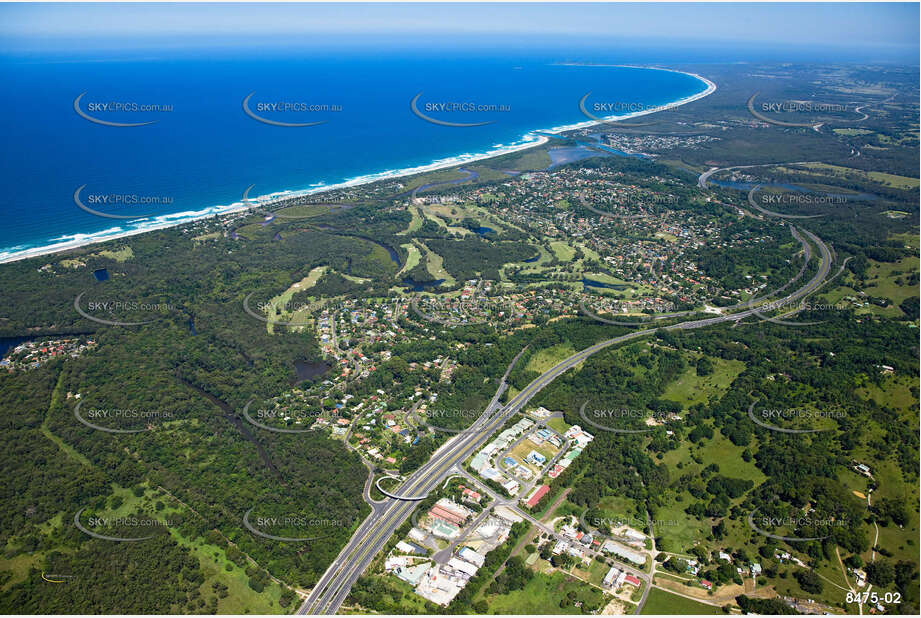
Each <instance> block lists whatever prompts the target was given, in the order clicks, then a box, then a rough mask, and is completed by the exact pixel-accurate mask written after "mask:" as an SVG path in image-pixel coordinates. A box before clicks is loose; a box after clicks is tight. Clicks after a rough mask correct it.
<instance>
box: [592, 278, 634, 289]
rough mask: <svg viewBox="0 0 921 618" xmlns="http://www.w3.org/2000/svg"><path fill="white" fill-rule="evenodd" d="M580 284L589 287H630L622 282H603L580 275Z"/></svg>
mask: <svg viewBox="0 0 921 618" xmlns="http://www.w3.org/2000/svg"><path fill="white" fill-rule="evenodd" d="M582 284H583V285H585V286H587V287H590V288H606V289H609V290H628V289H630V286H629V285H626V284H624V283H604V282H601V281H595V280H594V279H586V278H585V277H582Z"/></svg>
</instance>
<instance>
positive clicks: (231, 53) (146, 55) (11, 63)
mask: <svg viewBox="0 0 921 618" xmlns="http://www.w3.org/2000/svg"><path fill="white" fill-rule="evenodd" d="M563 60H565V58H563V57H561V56H558V55H551V54H540V53H531V54H528V53H524V52H522V51H521V49H519V48H509V49H505V50H501V49H499V50H495V49H493V50H489V52H488V53H487V52H483V53H479V54H478V53H455V52H451V51H450V50H443V51H441V52H439V53H430V52H426V50H422V49H419V50H413V49H410V48H401V49H399V50H395V51H391V52H382V51H380V50H376V49H371V48H367V47H365V48H361V49H357V50H353V51H351V52H347V51H343V50H341V49H340V50H337V51H335V52H333V51H331V50H329V49H326V48H322V47H310V46H309V45H306V46H303V47H291V48H288V49H286V50H278V49H276V50H272V51H271V52H265V51H263V52H260V53H256V52H254V51H253V50H247V49H246V48H242V49H241V48H227V49H222V50H220V51H214V50H210V51H204V50H202V49H174V48H169V47H164V48H162V49H156V48H146V49H143V50H138V51H136V52H130V53H129V52H125V51H122V50H118V49H111V50H108V51H105V50H99V51H93V52H86V53H83V54H78V55H74V53H73V52H69V53H62V52H59V51H48V52H45V51H42V50H30V51H28V52H25V51H21V52H16V53H14V52H10V51H6V52H3V53H0V79H2V82H3V83H4V85H5V94H4V97H2V98H0V132H2V134H3V136H4V142H5V144H4V147H3V148H2V149H0V178H2V182H3V186H4V191H3V192H2V198H0V200H2V202H0V208H2V212H3V218H4V225H2V226H0V259H2V258H4V257H10V256H11V255H15V254H17V253H19V252H21V251H23V250H27V249H31V248H35V247H45V246H48V245H52V244H54V243H60V242H66V241H70V240H80V239H84V238H87V237H107V236H111V235H117V234H120V233H123V232H125V231H127V230H132V229H144V228H145V227H149V226H151V225H153V224H156V223H162V222H164V221H166V220H172V221H179V220H182V219H183V218H186V217H191V216H194V215H196V214H201V213H202V212H203V211H205V209H207V208H208V207H214V206H221V205H230V204H234V203H239V202H240V200H241V195H242V193H243V191H244V190H245V189H246V188H247V187H248V186H250V185H255V186H254V187H253V189H252V191H251V192H250V196H258V195H263V194H268V193H272V192H277V191H283V190H292V191H300V190H307V189H315V188H317V187H321V186H330V185H335V184H337V183H342V182H345V181H349V180H353V179H356V178H363V177H366V176H367V175H371V174H384V175H386V174H387V173H397V172H398V171H399V170H405V169H408V168H415V167H418V166H424V165H428V164H431V163H433V162H436V161H442V160H445V159H453V158H456V157H461V158H463V156H465V155H468V156H469V155H475V154H477V153H484V152H489V151H493V150H496V149H501V148H504V147H509V146H512V145H514V144H520V143H522V142H525V141H528V140H534V139H536V136H535V135H534V134H533V131H535V130H548V129H552V128H555V127H560V126H563V125H571V124H574V123H580V122H586V121H588V120H589V119H588V118H587V117H586V116H585V115H583V113H582V112H581V111H580V109H579V101H580V99H581V98H582V97H583V96H584V95H585V94H586V93H589V92H591V95H590V99H589V101H592V102H595V101H604V102H608V103H610V102H616V103H619V104H621V106H622V107H621V108H620V109H619V110H617V111H621V112H623V111H630V110H631V109H633V110H635V109H642V108H645V107H651V106H654V105H661V104H665V103H668V102H672V101H676V100H679V99H683V98H686V97H688V96H692V95H694V94H696V93H698V92H701V91H703V90H705V88H706V86H705V84H704V83H703V82H701V81H700V80H699V79H697V78H695V77H692V76H690V75H686V74H683V73H677V72H670V71H661V70H653V69H641V68H627V67H618V66H584V65H571V64H564V63H562V62H561V61H563ZM631 60H633V59H631ZM616 63H617V58H614V59H612V60H611V62H610V64H612V65H613V64H616ZM81 93H86V94H84V96H83V97H82V98H81V100H80V103H79V107H80V109H81V110H83V111H84V112H86V113H87V114H89V115H91V116H93V117H95V118H100V119H104V120H106V121H110V122H147V121H150V120H156V121H157V122H155V123H154V124H148V125H145V126H138V127H128V128H126V127H113V126H104V125H100V124H95V123H93V122H90V121H88V120H86V119H84V118H83V117H81V116H80V115H78V114H77V113H76V112H75V110H74V100H75V98H76V97H77V96H78V95H80V94H81ZM250 93H254V94H253V96H252V97H251V99H250V103H249V104H250V109H251V110H253V111H257V110H259V109H260V108H261V111H258V115H260V116H262V117H264V118H267V119H269V120H275V121H280V122H295V123H296V122H317V121H324V122H323V123H322V124H318V125H315V126H304V127H282V126H274V125H270V124H265V123H262V122H259V121H256V120H254V119H252V118H251V117H249V116H248V115H247V114H245V113H244V111H243V106H242V103H243V100H244V98H246V97H247V95H249V94H250ZM419 93H422V94H421V95H420V98H419V100H418V103H417V108H418V109H419V110H420V111H422V112H424V113H425V114H426V115H428V116H430V117H432V118H435V119H440V120H443V121H448V122H455V123H479V122H490V124H486V125H483V126H471V127H456V126H442V125H438V124H433V123H429V122H426V121H424V120H422V119H420V118H419V117H417V116H416V115H415V114H414V113H413V112H412V111H411V108H410V102H411V100H412V99H413V97H415V96H416V95H417V94H419ZM103 103H109V104H110V105H111V104H112V103H122V104H125V105H126V106H129V107H130V106H131V105H135V104H136V105H149V104H155V105H160V106H161V108H162V109H161V111H141V110H138V111H119V112H112V111H107V110H103V109H100V107H101V104H103ZM271 103H289V104H295V105H301V104H310V105H326V106H331V109H327V111H297V110H295V111H288V112H278V111H275V112H273V111H272V110H271V109H270V108H267V107H266V105H267V104H271ZM441 103H449V104H455V105H458V106H460V107H462V108H463V109H467V107H468V106H469V105H470V104H473V105H475V106H481V105H487V106H493V109H494V110H496V111H450V112H445V111H440V110H439V104H441ZM260 104H261V105H260ZM167 106H168V107H169V111H163V110H164V109H166V108H167ZM337 108H338V111H335V110H337ZM594 113H596V114H598V115H602V116H603V115H605V114H604V113H603V112H594ZM78 187H84V188H83V190H82V191H81V193H80V197H81V200H82V202H83V203H84V204H85V205H87V206H89V207H90V208H93V209H94V210H98V211H101V212H107V213H110V214H122V215H151V217H150V218H147V219H143V220H120V219H109V218H101V217H98V216H95V215H93V214H90V213H88V212H85V211H84V210H81V209H80V208H78V207H77V205H76V204H75V203H74V192H75V190H76V189H77V188H78ZM116 195H117V196H137V197H138V198H139V199H141V200H144V199H147V198H152V199H153V200H154V203H148V204H143V205H125V204H118V205H112V204H111V202H110V203H108V204H107V203H102V202H100V201H99V200H100V199H104V198H102V197H100V196H116ZM109 199H110V200H111V199H114V198H109ZM123 199H128V200H132V199H134V198H133V197H129V198H123ZM176 213H182V214H179V215H176ZM168 215H176V216H173V217H172V218H170V217H169V216H168Z"/></svg>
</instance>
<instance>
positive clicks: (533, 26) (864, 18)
mask: <svg viewBox="0 0 921 618" xmlns="http://www.w3.org/2000/svg"><path fill="white" fill-rule="evenodd" d="M918 18H919V5H918V4H917V3H886V4H883V3H812V4H796V3H776V4H741V3H738V4H736V3H732V4H727V3H700V4H698V3H693V4H692V3H677V4H673V3H669V4H666V3H661V4H642V3H629V4H628V3H614V4H593V3H585V4H575V3H561V4H530V3H529V4H525V3H507V4H473V3H470V4H438V3H407V4H374V3H372V4H338V5H329V4H298V5H292V4H273V5H266V4H259V5H255V4H223V5H215V4H120V5H113V4H92V5H75V4H30V5H23V4H2V5H0V37H2V36H4V35H5V36H14V37H17V38H18V37H22V36H27V37H31V36H36V37H38V38H46V37H49V36H50V37H56V36H65V37H72V36H76V37H100V38H104V37H106V36H119V35H154V36H156V35H175V34H181V33H190V34H191V33H195V34H201V35H221V34H232V33H238V34H247V35H261V34H295V33H309V32H324V33H336V32H356V33H372V32H373V33H375V34H383V33H387V32H394V33H397V32H418V33H434V32H456V33H459V34H460V33H469V34H477V33H487V34H488V33H505V32H516V33H519V34H536V35H547V34H561V35H569V36H582V37H604V36H617V37H638V38H647V37H648V38H655V39H661V38H678V39H681V40H684V41H694V40H697V41H746V42H750V43H754V42H763V43H769V44H774V45H776V46H784V45H793V46H814V45H832V46H872V47H911V48H917V47H918V36H919V35H918ZM2 45H3V42H2V38H0V47H2Z"/></svg>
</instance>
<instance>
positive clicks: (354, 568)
mask: <svg viewBox="0 0 921 618" xmlns="http://www.w3.org/2000/svg"><path fill="white" fill-rule="evenodd" d="M790 225H791V230H792V231H794V234H795V233H796V232H797V231H798V232H800V233H802V234H805V235H806V236H807V237H808V238H809V240H811V241H812V242H813V243H814V244H815V245H816V246H817V247H818V248H819V253H820V259H821V263H820V265H819V268H818V270H817V271H816V274H815V275H814V276H813V277H812V279H810V280H809V281H808V282H807V283H805V284H804V285H803V286H802V287H800V288H799V289H798V290H796V291H794V292H792V293H790V294H788V295H787V296H786V297H784V298H783V299H782V300H780V301H773V302H774V303H780V304H781V305H782V306H783V305H787V304H789V303H791V302H792V301H795V300H798V299H801V298H803V297H805V296H808V295H809V294H811V293H813V292H815V291H816V290H817V289H818V288H819V287H820V286H821V285H822V283H823V282H824V280H825V278H826V277H827V276H828V272H829V269H830V267H831V262H832V259H833V256H832V252H831V250H830V249H829V248H828V247H827V246H826V245H825V243H824V242H822V240H821V239H820V238H818V237H817V236H816V235H815V234H813V233H812V232H809V231H807V230H803V229H801V228H796V227H794V226H792V224H790ZM757 312H758V308H757V307H749V308H747V309H745V310H743V311H739V312H737V313H730V314H725V315H719V316H715V317H712V318H705V319H700V320H692V321H688V322H681V323H679V324H673V325H670V326H663V327H657V328H649V329H645V330H639V331H635V332H632V333H628V334H625V335H621V336H619V337H614V338H612V339H607V340H605V341H601V342H599V343H596V344H594V345H592V346H590V347H588V348H586V349H584V350H581V351H579V352H576V353H575V354H573V355H572V356H570V357H569V358H567V359H565V360H563V361H562V362H560V363H558V364H557V365H555V366H553V367H552V368H550V369H548V370H547V371H546V372H544V373H543V374H542V375H541V376H539V377H538V378H536V379H535V380H534V381H532V382H531V383H530V384H528V386H526V387H525V388H524V389H523V390H522V391H521V392H519V393H518V394H517V395H515V396H514V397H513V398H512V399H511V400H510V401H509V402H508V404H506V405H505V406H500V405H499V398H500V397H501V395H502V393H503V392H504V391H505V389H506V388H507V385H506V379H507V378H508V375H509V373H510V371H511V369H512V367H513V366H514V364H515V362H517V360H518V358H519V357H520V356H521V354H522V353H523V352H524V350H522V351H521V352H519V354H518V356H516V357H515V359H514V360H513V361H512V364H510V365H509V367H508V369H507V370H506V372H505V375H504V376H502V379H501V381H500V384H499V388H498V390H497V391H496V395H495V396H494V397H493V399H492V401H491V402H490V403H489V405H488V406H487V408H486V410H485V411H484V412H483V414H482V415H480V416H479V417H478V418H477V420H476V421H474V423H473V424H472V425H471V426H470V427H468V429H467V430H466V431H465V432H464V433H462V434H458V435H457V436H455V437H454V438H452V439H450V440H449V441H448V442H446V443H445V444H444V445H442V447H441V448H439V449H438V450H437V451H435V453H433V455H432V457H431V459H430V460H429V461H428V462H427V463H426V464H425V465H423V466H422V467H420V468H419V469H418V470H416V471H415V472H414V473H413V474H411V475H410V476H409V477H408V478H407V479H406V480H405V481H404V482H403V484H402V485H400V487H399V489H397V490H394V493H395V494H396V495H398V496H403V497H405V498H406V499H402V500H400V499H393V498H388V499H385V500H382V501H381V502H379V503H376V504H374V505H372V512H371V514H370V515H369V516H368V517H367V518H366V519H365V520H364V521H363V522H362V524H361V525H360V526H359V527H358V529H357V530H356V532H355V533H354V534H353V535H352V538H351V539H350V540H349V542H348V544H347V545H346V546H345V547H344V548H343V549H342V551H341V552H340V553H339V555H338V556H337V557H336V559H335V560H334V561H333V563H332V564H331V565H330V566H329V568H328V569H327V570H326V572H325V573H324V574H323V577H321V578H320V581H319V582H317V585H316V586H315V587H314V588H313V590H312V591H311V593H310V596H309V597H308V598H307V599H306V600H305V601H304V603H303V604H302V605H301V607H300V608H299V609H298V611H297V613H298V614H335V613H336V612H337V611H338V609H339V607H340V606H341V605H342V603H343V602H344V601H345V599H346V597H347V596H348V594H349V591H350V590H351V588H352V585H353V584H354V583H355V581H356V580H357V579H358V578H359V576H360V575H361V574H362V573H363V572H364V570H365V569H366V568H367V567H368V565H369V564H370V563H371V562H372V560H373V559H374V557H375V556H376V555H377V554H378V553H379V552H380V551H381V550H382V549H383V548H384V546H385V545H386V544H387V541H388V540H389V539H390V537H391V536H392V535H393V534H394V532H395V531H396V529H397V528H398V527H399V526H400V525H401V524H402V523H403V522H404V521H405V520H406V519H407V518H408V517H409V516H410V514H411V513H412V511H413V510H414V509H415V508H416V505H417V501H418V499H419V496H425V495H427V494H428V493H429V492H430V491H431V490H432V489H434V488H435V487H436V486H437V485H438V484H439V483H440V482H441V481H442V480H444V479H445V478H446V477H447V476H448V475H449V474H450V473H451V470H452V469H453V468H454V467H455V466H459V465H460V464H461V463H462V462H463V461H464V460H466V459H467V458H468V457H470V456H471V455H473V453H474V452H476V451H477V450H478V449H479V448H480V447H481V446H482V445H483V444H484V443H485V442H486V441H487V439H488V438H489V437H490V436H491V435H492V434H493V433H494V432H495V431H497V430H498V429H500V428H501V427H502V426H503V425H504V424H505V422H506V421H507V420H508V419H509V418H510V417H512V416H513V415H514V414H517V413H518V412H519V411H520V410H521V408H522V407H524V406H525V405H526V404H527V402H528V401H529V400H530V399H531V398H532V397H534V395H536V394H537V393H539V392H540V391H541V390H542V389H543V388H544V387H545V386H547V385H548V384H550V383H551V382H553V380H555V379H556V378H557V377H559V376H560V375H562V374H563V373H565V372H566V371H568V370H569V369H571V368H572V367H575V366H576V365H578V364H579V363H582V362H584V361H585V360H586V359H588V358H589V357H591V356H592V355H594V354H597V353H598V352H600V351H602V350H604V349H606V348H609V347H611V346H614V345H618V344H621V343H625V342H628V341H632V340H634V339H639V338H640V337H645V336H647V335H651V334H653V333H655V332H657V331H659V330H690V329H695V328H702V327H705V326H713V325H716V324H720V323H722V322H728V321H734V322H739V321H740V320H742V319H745V318H747V317H750V316H752V315H755V316H756V317H759V314H758V313H757Z"/></svg>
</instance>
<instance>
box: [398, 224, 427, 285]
mask: <svg viewBox="0 0 921 618" xmlns="http://www.w3.org/2000/svg"><path fill="white" fill-rule="evenodd" d="M410 227H412V226H410ZM400 246H401V247H403V248H404V249H406V263H405V264H403V268H401V269H400V272H398V273H397V276H398V277H399V276H400V275H402V274H403V273H408V272H409V271H411V270H412V269H413V268H415V267H416V266H418V265H419V260H421V259H422V254H421V253H419V247H417V246H416V245H414V244H412V243H406V244H405V245H400Z"/></svg>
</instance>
